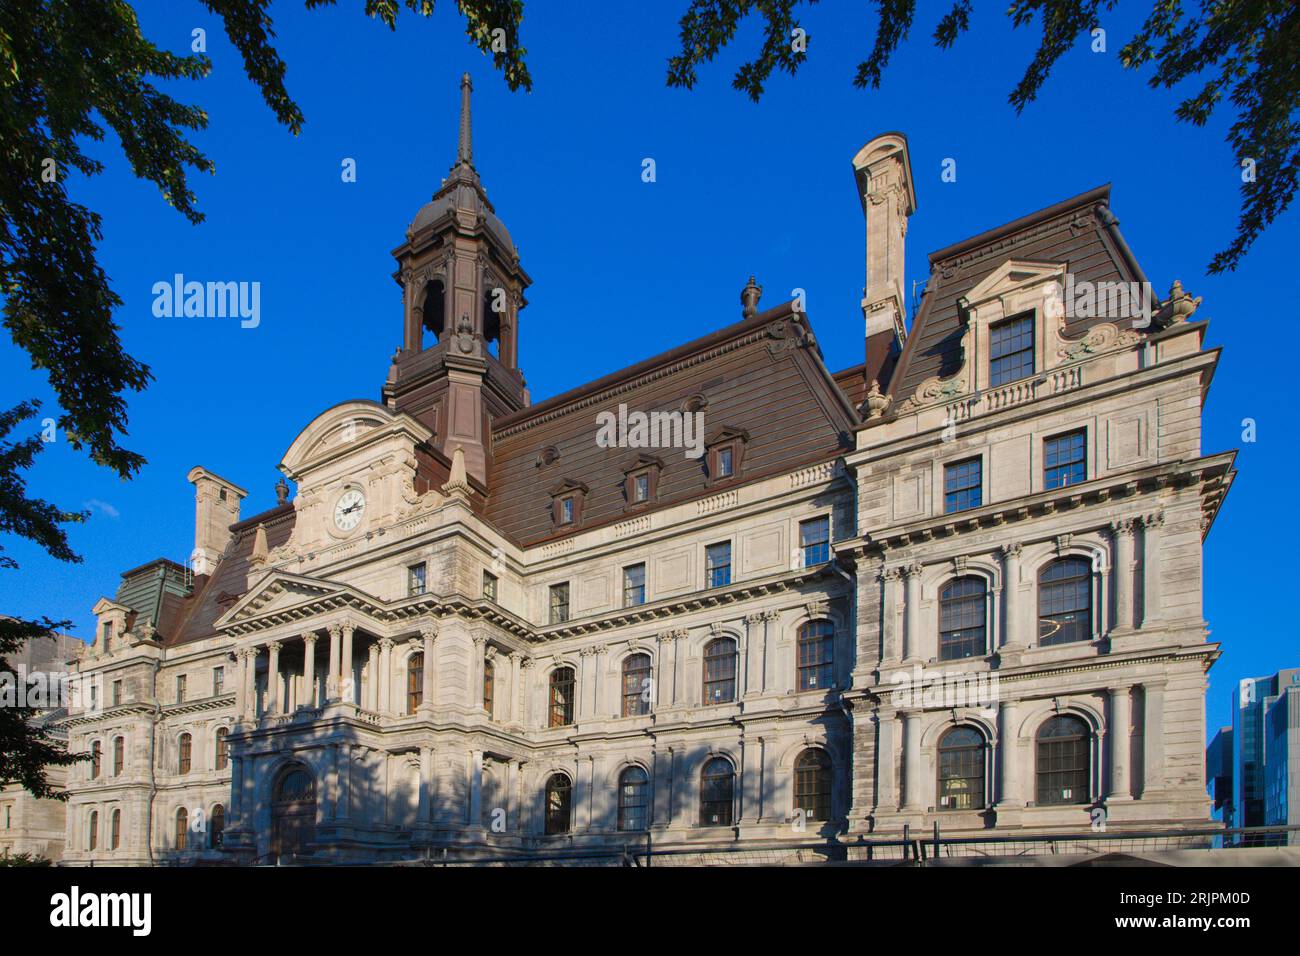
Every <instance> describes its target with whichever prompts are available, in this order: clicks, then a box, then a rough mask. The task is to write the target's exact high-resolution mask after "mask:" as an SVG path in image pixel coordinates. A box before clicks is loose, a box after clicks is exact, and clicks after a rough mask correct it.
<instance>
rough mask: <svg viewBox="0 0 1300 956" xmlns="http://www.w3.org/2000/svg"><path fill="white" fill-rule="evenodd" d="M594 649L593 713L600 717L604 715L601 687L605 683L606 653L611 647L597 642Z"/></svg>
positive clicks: (592, 663)
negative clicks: (601, 708) (601, 703)
mask: <svg viewBox="0 0 1300 956" xmlns="http://www.w3.org/2000/svg"><path fill="white" fill-rule="evenodd" d="M592 650H593V652H594V653H595V658H594V659H593V660H592V662H591V665H592V670H593V671H594V672H595V673H594V674H592V678H593V680H592V683H593V684H594V685H595V686H594V687H592V689H591V715H592V716H593V717H599V716H602V715H601V712H600V702H601V700H602V699H603V696H604V695H602V694H601V692H600V688H601V685H602V684H604V683H605V655H606V654H607V653H608V652H609V648H608V647H606V646H605V645H604V644H597V645H596V646H595V647H594V648H592Z"/></svg>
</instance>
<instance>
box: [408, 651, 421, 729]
mask: <svg viewBox="0 0 1300 956" xmlns="http://www.w3.org/2000/svg"><path fill="white" fill-rule="evenodd" d="M423 702H424V655H423V654H412V655H411V656H410V657H408V658H407V659H406V712H407V713H408V714H413V713H415V712H416V711H417V710H418V709H419V707H420V704H422V703H423Z"/></svg>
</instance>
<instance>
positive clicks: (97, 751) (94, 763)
mask: <svg viewBox="0 0 1300 956" xmlns="http://www.w3.org/2000/svg"><path fill="white" fill-rule="evenodd" d="M103 759H104V743H103V741H100V740H96V741H95V742H94V743H93V744H91V745H90V778H91V779H92V780H93V779H95V778H96V777H98V776H99V772H100V770H102V769H103V767H102V763H103Z"/></svg>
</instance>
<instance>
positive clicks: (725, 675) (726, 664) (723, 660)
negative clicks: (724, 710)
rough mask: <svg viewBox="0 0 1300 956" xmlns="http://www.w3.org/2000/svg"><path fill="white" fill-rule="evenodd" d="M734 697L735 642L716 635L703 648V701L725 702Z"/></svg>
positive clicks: (708, 702)
mask: <svg viewBox="0 0 1300 956" xmlns="http://www.w3.org/2000/svg"><path fill="white" fill-rule="evenodd" d="M735 699H736V642H735V641H733V640H732V639H731V638H729V637H718V638H714V639H713V640H711V641H709V643H708V644H707V645H706V646H705V648H704V703H706V704H725V703H727V702H728V701H733V700H735Z"/></svg>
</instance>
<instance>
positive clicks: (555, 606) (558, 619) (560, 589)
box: [551, 583, 569, 624]
mask: <svg viewBox="0 0 1300 956" xmlns="http://www.w3.org/2000/svg"><path fill="white" fill-rule="evenodd" d="M568 619H569V585H568V584H567V583H565V584H552V585H551V623H552V624H563V623H564V622H565V621H567V620H568Z"/></svg>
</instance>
